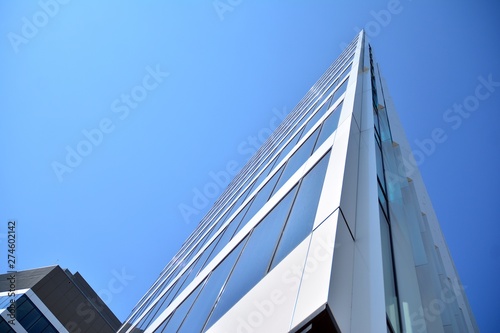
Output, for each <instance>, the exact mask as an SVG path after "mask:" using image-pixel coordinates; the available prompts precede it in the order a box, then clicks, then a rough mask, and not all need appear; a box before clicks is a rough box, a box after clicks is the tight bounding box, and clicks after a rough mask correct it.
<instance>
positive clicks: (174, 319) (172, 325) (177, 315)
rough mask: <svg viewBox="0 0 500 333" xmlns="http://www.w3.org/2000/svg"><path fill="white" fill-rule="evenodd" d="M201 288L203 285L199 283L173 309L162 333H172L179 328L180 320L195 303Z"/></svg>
mask: <svg viewBox="0 0 500 333" xmlns="http://www.w3.org/2000/svg"><path fill="white" fill-rule="evenodd" d="M202 287H203V283H200V284H199V285H198V287H196V289H195V290H194V291H193V292H192V293H191V294H190V295H189V296H188V297H187V298H186V299H185V300H184V301H183V302H182V303H181V305H179V306H178V307H177V309H175V312H174V313H173V314H172V315H171V316H170V318H169V320H168V324H167V326H166V327H165V328H164V329H163V331H162V332H164V333H169V332H171V333H174V332H176V331H177V329H178V328H179V325H180V324H181V323H182V320H183V319H184V317H185V316H186V313H187V312H188V311H189V309H190V308H191V306H192V305H193V302H194V301H195V299H196V297H197V296H198V293H199V292H200V290H201V288H202Z"/></svg>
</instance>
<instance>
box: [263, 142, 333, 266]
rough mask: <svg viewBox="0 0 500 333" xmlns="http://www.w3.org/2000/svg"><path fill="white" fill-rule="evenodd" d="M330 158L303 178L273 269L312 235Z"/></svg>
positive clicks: (325, 158)
mask: <svg viewBox="0 0 500 333" xmlns="http://www.w3.org/2000/svg"><path fill="white" fill-rule="evenodd" d="M329 156H330V152H328V153H327V154H326V155H325V156H323V157H322V158H321V160H320V161H319V162H318V163H317V164H316V165H315V166H314V167H313V169H312V170H311V171H309V172H308V173H307V175H306V176H305V177H304V178H303V180H302V182H301V184H300V187H299V192H298V193H297V197H296V199H295V201H294V202H293V206H292V211H291V212H290V216H289V218H288V221H287V222H286V226H285V230H284V231H283V234H282V236H281V239H280V241H279V246H278V249H277V250H276V254H275V256H274V258H273V263H272V265H271V269H272V268H274V267H275V266H276V265H277V264H278V263H279V262H280V261H281V260H282V259H283V258H284V257H285V256H287V255H288V254H289V253H290V252H291V251H292V250H293V249H294V248H295V247H297V245H299V243H300V242H302V241H303V240H304V239H305V238H306V237H307V235H309V234H310V233H311V231H312V227H313V225H314V218H315V216H316V210H317V208H318V202H319V197H320V194H321V189H322V188H323V180H324V177H325V172H326V167H327V165H328V158H329Z"/></svg>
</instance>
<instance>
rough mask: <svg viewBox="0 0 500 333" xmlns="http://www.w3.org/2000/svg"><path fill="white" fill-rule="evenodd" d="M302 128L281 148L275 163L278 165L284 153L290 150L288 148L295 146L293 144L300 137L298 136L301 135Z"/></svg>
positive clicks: (284, 155)
mask: <svg viewBox="0 0 500 333" xmlns="http://www.w3.org/2000/svg"><path fill="white" fill-rule="evenodd" d="M302 131H303V129H302V130H300V131H299V133H297V134H296V135H295V136H294V137H293V138H292V140H290V142H289V143H288V144H287V145H286V147H285V148H283V150H282V151H281V153H280V154H279V156H278V159H277V161H276V165H278V164H279V163H280V162H281V161H283V159H284V158H285V157H286V155H287V154H288V153H289V152H290V150H292V148H293V147H295V144H296V143H297V142H298V141H299V139H300V136H301V135H302Z"/></svg>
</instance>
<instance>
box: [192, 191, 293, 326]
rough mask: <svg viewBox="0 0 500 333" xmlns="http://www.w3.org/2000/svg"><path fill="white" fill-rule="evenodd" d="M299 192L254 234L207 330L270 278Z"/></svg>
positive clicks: (289, 198) (258, 226)
mask: <svg viewBox="0 0 500 333" xmlns="http://www.w3.org/2000/svg"><path fill="white" fill-rule="evenodd" d="M296 192H297V186H295V187H294V188H293V189H292V190H291V191H290V192H289V193H288V194H287V195H286V196H285V197H284V198H283V199H282V200H281V201H280V202H279V203H278V204H277V205H276V206H275V207H274V208H273V209H272V210H271V212H270V213H269V214H267V215H266V217H264V219H262V221H261V222H260V223H259V224H258V225H257V226H256V227H255V229H254V230H253V231H252V233H251V235H250V238H249V241H248V243H247V245H246V246H245V248H244V249H243V253H242V254H241V256H240V258H239V259H238V262H237V264H236V266H235V268H234V270H233V272H232V273H231V277H230V278H229V281H228V282H227V285H226V287H225V288H224V292H223V294H222V296H221V297H220V299H219V301H218V302H217V306H216V308H215V310H214V312H213V313H212V316H211V317H210V320H209V322H208V324H207V327H210V326H211V325H212V324H213V323H215V322H216V321H217V320H218V319H219V318H220V317H221V316H222V315H224V314H225V313H226V312H227V311H228V310H229V309H230V308H231V307H232V306H233V305H234V304H236V302H238V301H239V300H240V299H241V298H242V297H243V296H244V295H245V294H246V293H247V292H248V291H249V290H250V289H251V288H252V287H253V286H255V285H256V284H257V283H258V282H259V281H260V280H261V279H262V278H263V277H264V275H266V272H267V268H268V266H269V263H270V261H271V257H272V255H273V252H274V249H275V248H276V243H277V241H278V239H279V236H280V234H281V231H282V229H283V225H284V223H285V221H286V218H287V215H288V212H289V211H290V206H291V204H292V201H293V198H294V197H295V193H296ZM193 332H194V331H193Z"/></svg>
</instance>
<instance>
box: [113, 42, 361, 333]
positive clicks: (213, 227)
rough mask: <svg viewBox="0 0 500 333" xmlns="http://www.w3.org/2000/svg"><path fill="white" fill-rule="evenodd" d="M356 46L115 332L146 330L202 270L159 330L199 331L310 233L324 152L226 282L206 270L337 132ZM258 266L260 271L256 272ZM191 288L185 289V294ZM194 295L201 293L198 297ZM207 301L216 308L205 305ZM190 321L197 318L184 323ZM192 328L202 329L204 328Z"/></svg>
mask: <svg viewBox="0 0 500 333" xmlns="http://www.w3.org/2000/svg"><path fill="white" fill-rule="evenodd" d="M355 45H356V40H355V41H353V42H352V43H351V45H350V46H349V48H347V49H346V50H345V52H344V53H343V54H342V56H341V57H339V59H338V60H337V61H336V62H335V63H333V64H332V66H331V67H330V68H329V70H328V71H327V72H326V73H325V74H324V75H323V76H322V77H321V79H320V80H319V81H318V83H316V84H315V86H313V88H312V89H311V90H310V91H309V93H308V94H307V95H306V96H305V97H304V98H303V99H302V100H301V101H300V102H299V104H298V105H297V107H296V108H295V109H294V110H292V112H291V113H290V114H289V115H288V116H287V118H286V119H285V120H284V122H283V123H282V124H281V125H280V126H279V127H278V128H277V129H276V131H275V133H273V134H272V135H271V136H270V137H269V139H268V140H267V141H266V142H265V143H264V145H263V146H262V147H261V148H260V149H259V150H258V151H257V153H256V154H255V155H254V156H253V157H252V158H251V159H250V161H249V162H248V163H247V165H246V166H245V167H244V168H243V169H242V170H241V171H240V173H239V174H238V175H237V176H236V177H235V178H234V179H233V180H232V182H231V183H230V184H229V185H228V187H227V189H226V190H225V191H224V193H223V194H222V195H221V197H220V198H219V199H218V200H217V202H216V203H215V204H214V206H213V207H212V209H211V210H210V211H209V212H208V213H207V215H206V216H205V217H204V218H203V219H202V220H201V221H200V223H199V225H198V227H197V228H196V230H195V231H194V232H193V234H192V235H191V236H190V237H189V238H188V239H187V240H186V242H185V243H184V245H183V246H182V247H181V249H180V251H179V253H178V254H177V255H176V257H175V258H174V259H173V260H172V261H171V262H170V263H169V264H168V265H167V266H166V267H165V268H164V270H163V271H162V272H161V274H160V277H159V278H158V280H157V281H156V282H155V284H154V285H153V286H152V287H151V288H150V290H149V291H148V293H147V294H146V295H145V296H144V297H143V298H142V299H141V300H140V301H139V303H138V304H137V305H136V307H135V308H134V310H133V311H132V313H131V315H130V316H129V318H127V321H126V324H125V325H124V326H123V327H122V329H121V331H120V332H127V331H129V332H133V331H134V328H135V329H136V330H137V331H138V332H139V331H141V330H144V329H146V328H148V327H150V325H151V324H152V323H153V322H154V321H155V320H156V319H157V318H159V317H160V315H161V314H162V313H164V312H165V311H166V310H167V311H168V310H169V305H170V304H172V302H173V301H174V300H175V299H176V297H178V296H179V295H181V294H182V292H183V291H184V290H185V289H186V288H188V286H190V284H191V283H194V282H195V281H194V280H195V278H196V277H197V276H199V275H200V274H201V273H202V272H203V274H204V275H206V276H207V278H206V279H207V280H203V282H200V283H198V285H197V286H196V287H195V288H196V289H194V290H193V292H192V293H191V294H190V295H189V296H188V298H186V299H185V300H184V303H182V304H184V305H179V306H178V307H177V308H176V309H175V311H173V312H172V313H171V314H170V315H169V316H168V318H167V319H166V320H165V321H164V322H163V323H161V325H160V326H159V327H158V329H157V331H158V332H161V331H162V330H163V331H164V332H170V330H172V328H171V327H174V326H175V325H178V327H180V329H181V331H189V330H193V331H196V330H195V328H194V326H192V325H195V324H194V323H193V321H196V323H197V324H199V323H200V320H201V319H200V318H202V317H203V316H206V318H205V321H206V322H203V324H204V327H205V329H207V328H208V327H210V325H211V324H212V323H213V322H214V321H215V320H216V319H218V318H219V317H220V316H222V315H223V314H224V313H225V312H226V311H227V310H228V309H229V308H230V307H231V306H232V305H233V304H235V303H236V302H237V301H238V300H239V299H240V298H241V297H242V296H243V295H244V294H245V293H246V292H247V291H248V290H250V289H251V288H252V287H253V286H254V285H255V284H256V283H258V281H259V280H260V279H262V277H263V276H264V275H265V274H267V272H268V271H269V270H270V269H272V268H274V267H275V266H276V265H277V264H278V263H279V262H280V261H281V260H282V259H283V258H284V257H285V256H286V255H287V253H289V252H290V251H291V250H293V248H294V247H295V246H296V245H297V244H298V243H299V242H300V241H302V240H303V239H304V238H305V237H306V236H307V235H308V234H310V233H311V231H312V225H313V222H314V216H315V209H316V208H315V207H317V204H318V200H319V195H320V193H321V185H322V179H323V177H324V174H325V172H326V167H327V161H328V156H329V154H327V155H325V156H324V157H323V158H322V159H321V162H318V163H317V164H316V165H315V166H314V168H310V166H309V168H310V169H309V171H308V172H307V175H304V176H303V177H302V178H300V179H298V182H297V184H295V186H294V187H293V189H291V190H290V191H288V192H287V193H286V194H284V196H283V197H282V199H281V200H280V202H279V204H277V205H276V206H275V207H273V208H271V210H270V211H269V212H268V213H267V215H266V217H264V218H263V219H262V220H261V221H260V222H259V223H258V225H257V226H256V227H254V228H252V229H251V230H250V231H246V232H247V236H246V237H247V238H248V239H245V240H246V243H245V244H244V246H243V245H241V243H240V245H241V246H243V248H242V249H241V250H242V252H241V253H240V254H239V257H238V261H237V263H236V264H235V266H234V268H233V269H232V270H231V271H230V274H229V273H228V274H226V276H225V278H228V280H227V281H224V282H222V277H223V276H224V274H221V273H219V272H218V269H219V268H220V269H221V270H222V269H223V267H225V266H226V265H227V264H224V265H222V263H221V264H219V266H217V267H218V268H216V269H214V270H213V271H211V272H208V273H207V272H205V271H204V270H205V268H206V267H207V265H209V264H210V263H212V262H213V260H214V259H215V258H216V257H217V256H218V255H219V254H220V253H221V251H222V250H223V249H225V248H226V247H228V246H229V245H228V244H229V243H230V241H231V240H232V239H233V238H234V237H235V236H236V235H238V234H239V233H240V232H241V231H242V230H244V228H245V226H247V224H248V223H249V222H250V221H252V219H253V217H254V216H255V215H256V214H257V213H258V212H259V211H261V210H262V209H263V207H265V205H266V203H268V202H269V201H270V199H271V198H273V196H274V195H276V193H277V192H278V191H279V190H280V189H281V188H282V187H283V186H284V184H286V183H287V182H288V181H289V180H290V179H291V178H292V177H293V176H294V174H296V173H297V172H299V173H300V172H303V168H304V166H305V164H306V162H307V161H308V159H309V158H310V157H311V155H312V154H314V153H315V152H316V151H317V150H318V148H319V147H321V146H322V145H323V144H324V143H325V141H327V139H328V138H329V137H330V136H331V135H332V134H333V133H334V132H335V130H336V128H337V125H338V121H339V118H340V113H341V110H342V105H343V103H342V96H343V95H344V93H345V91H346V88H347V84H348V80H349V74H350V72H351V69H352V61H353V58H354V50H355ZM294 207H295V209H294ZM299 207H301V208H299ZM302 207H307V209H302ZM266 209H269V208H266ZM304 221H307V222H306V223H303V222H304ZM254 223H255V222H254ZM258 235H259V236H258ZM260 239H268V242H266V245H267V246H264V247H263V246H262V240H260ZM258 244H260V246H257V245H258ZM257 249H258V250H257ZM235 250H236V248H235ZM235 250H233V251H235ZM251 256H257V257H258V258H259V260H255V259H250V258H251ZM226 258H229V255H228V256H227V257H226ZM224 260H226V259H224ZM238 263H239V264H238ZM256 265H258V267H254V266H256ZM249 272H251V274H250V273H249ZM230 276H233V277H232V278H229V277H230ZM212 277H213V278H212ZM196 281H198V280H196ZM204 283H205V284H206V285H207V286H217V287H218V288H221V287H222V288H223V290H222V291H224V292H222V291H221V292H220V294H218V295H214V291H213V290H214V288H215V287H210V291H208V290H207V289H206V287H203V284H204ZM193 287H194V286H190V289H192V288H193ZM195 293H199V295H196V296H195ZM188 302H192V304H191V305H190V307H192V308H193V310H194V309H198V310H194V311H191V310H189V309H185V308H187V307H188V306H187V304H188ZM209 303H212V304H211V306H212V307H213V308H208V304H209ZM215 304H216V306H214V305H215ZM181 307H182V310H181ZM181 311H185V314H183V316H185V318H183V319H182V320H180V319H178V318H179V316H180V313H181ZM207 311H208V312H207ZM169 312H170V311H169ZM195 313H196V314H195ZM202 313H205V314H204V315H202ZM195 316H196V318H198V319H197V320H194V319H189V318H194V317H195ZM168 322H170V324H169V323H168ZM174 323H175V324H174ZM188 323H189V324H188ZM199 325H201V324H199ZM196 329H203V326H202V327H201V328H200V327H197V328H196Z"/></svg>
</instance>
